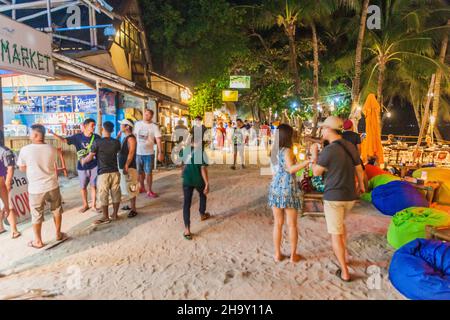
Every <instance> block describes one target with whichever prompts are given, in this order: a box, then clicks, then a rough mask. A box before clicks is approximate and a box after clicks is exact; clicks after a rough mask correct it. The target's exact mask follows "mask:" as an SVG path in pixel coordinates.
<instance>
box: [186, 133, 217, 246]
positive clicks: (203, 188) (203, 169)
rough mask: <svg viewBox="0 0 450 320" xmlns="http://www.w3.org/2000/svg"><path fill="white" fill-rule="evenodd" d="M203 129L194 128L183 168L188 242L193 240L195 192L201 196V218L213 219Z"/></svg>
mask: <svg viewBox="0 0 450 320" xmlns="http://www.w3.org/2000/svg"><path fill="white" fill-rule="evenodd" d="M202 131H203V130H202V129H201V127H194V128H193V130H192V132H191V135H192V138H193V140H194V141H193V147H192V148H191V147H190V146H188V147H186V148H185V149H184V150H183V151H184V152H187V154H185V156H183V158H184V167H183V169H182V170H183V193H184V204H183V220H184V228H185V229H184V233H183V236H184V238H185V239H186V240H192V234H191V204H192V196H193V194H194V190H197V192H198V194H199V196H200V208H199V212H200V217H201V220H202V221H204V220H206V219H208V218H210V217H211V215H210V214H209V213H207V212H206V196H207V194H208V192H209V180H208V169H207V166H208V164H207V159H206V155H204V152H203V138H200V137H202V136H203V133H202Z"/></svg>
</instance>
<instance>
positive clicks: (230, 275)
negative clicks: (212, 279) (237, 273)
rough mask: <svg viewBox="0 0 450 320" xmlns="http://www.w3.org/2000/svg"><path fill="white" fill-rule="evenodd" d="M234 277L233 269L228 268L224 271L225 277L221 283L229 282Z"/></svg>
mask: <svg viewBox="0 0 450 320" xmlns="http://www.w3.org/2000/svg"><path fill="white" fill-rule="evenodd" d="M233 278H234V271H233V270H228V271H227V272H225V279H224V280H223V284H227V283H229V282H230V281H231V280H232V279H233Z"/></svg>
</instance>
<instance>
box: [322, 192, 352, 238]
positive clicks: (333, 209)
mask: <svg viewBox="0 0 450 320" xmlns="http://www.w3.org/2000/svg"><path fill="white" fill-rule="evenodd" d="M354 205H355V201H327V200H324V201H323V208H324V211H325V220H326V222H327V230H328V233H329V234H336V235H340V234H344V231H345V228H344V220H345V215H346V214H347V213H348V212H349V211H350V210H352V208H353V206H354Z"/></svg>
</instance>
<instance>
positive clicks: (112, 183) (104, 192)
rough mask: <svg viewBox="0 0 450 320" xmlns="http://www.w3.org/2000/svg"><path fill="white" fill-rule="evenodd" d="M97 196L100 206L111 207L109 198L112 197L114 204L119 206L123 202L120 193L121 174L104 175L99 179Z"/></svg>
mask: <svg viewBox="0 0 450 320" xmlns="http://www.w3.org/2000/svg"><path fill="white" fill-rule="evenodd" d="M97 194H98V201H99V202H100V203H99V204H100V206H102V207H107V206H109V196H110V195H111V199H112V203H113V204H117V203H120V201H121V200H122V199H121V198H122V194H121V192H120V173H119V172H112V173H104V174H101V175H99V176H98V178H97Z"/></svg>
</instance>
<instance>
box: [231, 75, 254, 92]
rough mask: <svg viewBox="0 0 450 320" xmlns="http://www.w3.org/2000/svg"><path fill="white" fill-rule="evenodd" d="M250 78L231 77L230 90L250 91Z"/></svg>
mask: <svg viewBox="0 0 450 320" xmlns="http://www.w3.org/2000/svg"><path fill="white" fill-rule="evenodd" d="M250 79H251V78H250V77H249V76H231V77H230V88H231V89H250Z"/></svg>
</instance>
